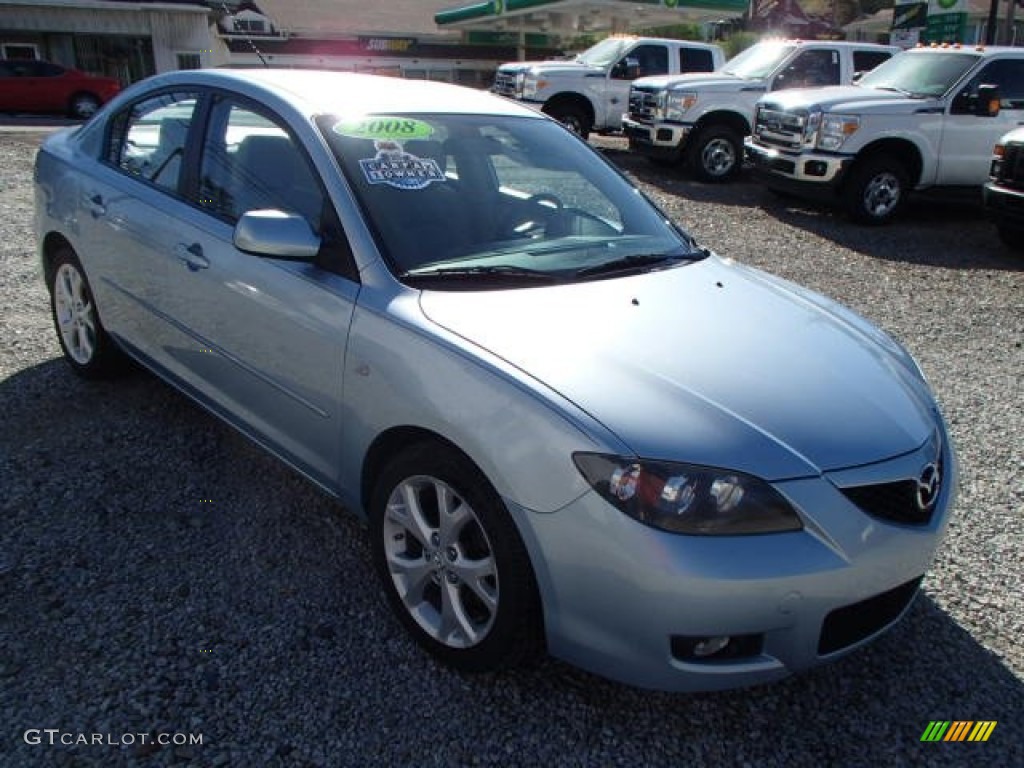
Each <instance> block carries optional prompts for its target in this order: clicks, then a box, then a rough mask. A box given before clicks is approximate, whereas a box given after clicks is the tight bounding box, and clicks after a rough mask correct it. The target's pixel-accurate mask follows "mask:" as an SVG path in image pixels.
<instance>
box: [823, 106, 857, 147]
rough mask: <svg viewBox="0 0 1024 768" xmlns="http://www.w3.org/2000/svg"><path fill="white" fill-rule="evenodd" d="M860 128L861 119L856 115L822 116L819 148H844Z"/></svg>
mask: <svg viewBox="0 0 1024 768" xmlns="http://www.w3.org/2000/svg"><path fill="white" fill-rule="evenodd" d="M858 128H860V118H859V117H857V116H856V115H822V117H821V128H820V129H819V131H818V147H819V148H821V149H829V150H836V149H839V148H840V147H841V146H843V142H845V141H846V140H847V139H848V138H849V137H850V136H852V135H853V134H855V133H856V132H857V129H858Z"/></svg>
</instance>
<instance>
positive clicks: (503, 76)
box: [491, 72, 516, 97]
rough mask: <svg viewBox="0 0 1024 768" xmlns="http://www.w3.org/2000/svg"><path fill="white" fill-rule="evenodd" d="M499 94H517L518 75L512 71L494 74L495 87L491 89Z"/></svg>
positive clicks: (512, 95)
mask: <svg viewBox="0 0 1024 768" xmlns="http://www.w3.org/2000/svg"><path fill="white" fill-rule="evenodd" d="M491 90H493V91H494V92H495V93H497V94H498V95H499V96H511V97H514V96H515V95H516V76H515V75H514V74H513V73H511V72H498V73H497V74H496V75H495V76H494V87H493V88H492V89H491Z"/></svg>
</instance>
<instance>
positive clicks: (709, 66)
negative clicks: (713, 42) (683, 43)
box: [679, 48, 715, 72]
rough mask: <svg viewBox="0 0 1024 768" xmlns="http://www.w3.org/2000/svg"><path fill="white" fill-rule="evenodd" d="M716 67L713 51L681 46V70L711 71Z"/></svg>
mask: <svg viewBox="0 0 1024 768" xmlns="http://www.w3.org/2000/svg"><path fill="white" fill-rule="evenodd" d="M714 68H715V62H714V58H713V57H712V56H711V51H708V50H706V49H704V48H680V49H679V71H680V72H711V71H712V70H714Z"/></svg>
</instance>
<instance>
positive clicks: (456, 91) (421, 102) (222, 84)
mask: <svg viewBox="0 0 1024 768" xmlns="http://www.w3.org/2000/svg"><path fill="white" fill-rule="evenodd" d="M173 86H178V87H181V86H205V87H211V88H226V89H229V90H232V91H237V92H239V93H242V94H244V95H247V96H249V97H251V98H257V99H259V98H260V97H261V96H271V95H272V96H274V97H276V98H280V99H284V100H285V101H287V102H288V103H289V104H290V105H291V106H292V107H293V108H295V109H298V110H299V111H301V112H303V113H305V114H307V115H317V114H338V115H346V114H372V113H380V114H389V113H401V114H416V113H432V112H433V113H437V112H443V113H461V114H486V115H510V116H528V117H530V116H532V117H538V115H537V113H536V112H535V111H533V110H531V109H529V108H527V107H523V106H521V105H519V104H516V103H515V102H512V101H509V100H507V99H503V98H501V97H499V96H494V95H492V94H490V93H487V92H485V91H479V90H475V89H472V88H466V87H463V86H459V85H451V84H449V83H438V82H431V81H426V80H403V79H400V78H395V77H383V76H380V75H368V74H359V73H355V72H338V71H334V70H315V69H193V70H185V71H179V72H170V73H167V74H164V75H157V76H156V77H152V78H149V79H148V80H144V81H142V82H141V83H136V84H135V86H133V88H132V89H131V90H132V91H133V92H134V94H139V93H141V91H142V90H143V89H144V90H151V89H156V88H166V87H173ZM128 97H129V98H132V97H133V94H128Z"/></svg>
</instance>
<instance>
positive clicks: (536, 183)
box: [317, 114, 702, 284]
mask: <svg viewBox="0 0 1024 768" xmlns="http://www.w3.org/2000/svg"><path fill="white" fill-rule="evenodd" d="M317 123H318V125H319V127H320V130H321V131H322V133H323V135H324V136H325V137H326V139H327V142H328V144H329V146H330V147H331V149H332V151H333V152H334V154H335V155H336V157H337V158H338V161H339V163H340V165H341V167H342V168H343V170H344V172H345V175H346V177H347V179H348V181H349V182H350V184H351V186H352V188H353V190H354V192H355V194H356V196H357V198H358V199H359V202H360V204H361V206H362V208H363V211H364V213H365V216H366V219H367V221H368V222H369V224H370V226H371V228H372V229H373V231H374V234H375V235H376V237H377V239H378V243H379V244H380V246H381V249H382V252H383V253H384V255H385V258H386V259H387V261H388V263H389V265H390V267H391V268H392V270H393V271H394V272H395V273H396V274H397V275H398V276H399V277H400V278H401V279H403V280H405V281H407V282H415V281H417V280H419V281H422V280H424V279H430V280H434V281H444V282H447V283H456V282H472V281H476V282H480V281H481V280H491V281H495V280H497V281H501V282H506V283H514V282H521V283H523V284H536V283H538V282H544V281H547V282H566V281H574V280H588V279H597V278H598V276H600V277H607V276H612V275H615V274H619V273H622V272H628V271H638V270H646V269H657V268H663V267H667V266H672V265H674V264H677V263H680V262H683V261H686V260H692V259H695V258H699V257H700V256H701V255H702V254H701V252H699V251H698V250H697V249H696V247H695V245H694V244H693V242H692V241H691V240H690V239H689V238H688V237H687V236H686V235H685V234H683V233H682V232H681V231H680V230H678V229H676V228H675V227H674V226H673V225H672V224H671V223H670V222H668V221H667V220H666V219H665V218H664V217H663V216H662V215H661V214H660V213H659V212H658V211H657V210H656V209H655V208H654V207H653V206H652V205H651V204H650V203H649V202H648V201H647V200H646V199H645V198H644V197H643V196H642V195H641V194H640V193H639V192H638V191H637V190H636V189H635V188H634V187H632V186H631V185H630V184H629V183H628V182H627V181H626V180H625V179H624V178H623V177H622V176H621V175H620V174H619V172H618V171H616V170H615V169H614V168H612V167H611V165H610V164H609V163H607V162H604V161H602V159H601V158H600V157H599V156H598V155H596V154H595V153H594V152H593V150H591V149H590V148H589V147H588V146H587V145H586V144H584V143H583V142H581V141H579V140H578V139H577V138H576V137H575V136H573V135H572V134H570V133H569V132H567V131H566V130H565V129H564V128H563V127H561V126H560V125H558V124H557V123H555V122H552V121H549V120H541V119H537V118H532V117H507V116H496V115H461V114H455V115H451V114H421V115H414V116H413V115H372V116H363V117H360V118H358V119H354V120H353V119H345V118H339V117H335V116H322V117H320V118H318V120H317Z"/></svg>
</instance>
